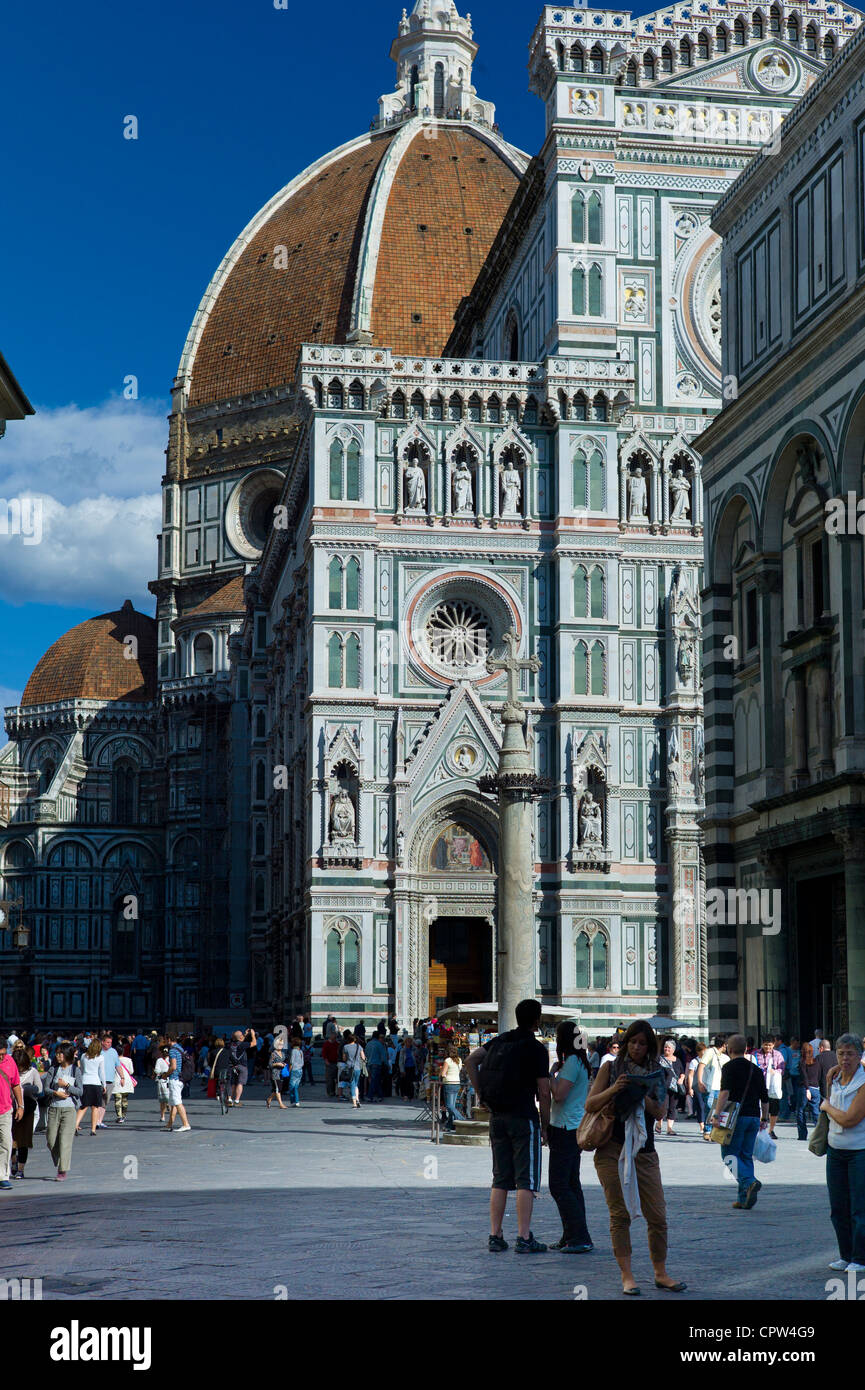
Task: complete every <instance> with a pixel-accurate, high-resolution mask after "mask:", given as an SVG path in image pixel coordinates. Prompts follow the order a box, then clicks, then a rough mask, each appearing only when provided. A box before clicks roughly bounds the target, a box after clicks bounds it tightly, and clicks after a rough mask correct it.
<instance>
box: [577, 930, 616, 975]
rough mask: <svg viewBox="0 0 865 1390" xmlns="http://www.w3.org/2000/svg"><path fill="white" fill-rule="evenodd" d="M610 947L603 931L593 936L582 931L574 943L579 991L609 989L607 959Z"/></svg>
mask: <svg viewBox="0 0 865 1390" xmlns="http://www.w3.org/2000/svg"><path fill="white" fill-rule="evenodd" d="M608 955H609V947H608V944H607V938H606V936H605V935H604V933H603V932H602V931H596V932H595V933H594V935H593V936H590V935H589V933H588V932H585V931H581V932H579V933H578V934H577V938H576V941H575V942H574V972H575V984H576V987H577V989H609V974H608V969H607V958H608Z"/></svg>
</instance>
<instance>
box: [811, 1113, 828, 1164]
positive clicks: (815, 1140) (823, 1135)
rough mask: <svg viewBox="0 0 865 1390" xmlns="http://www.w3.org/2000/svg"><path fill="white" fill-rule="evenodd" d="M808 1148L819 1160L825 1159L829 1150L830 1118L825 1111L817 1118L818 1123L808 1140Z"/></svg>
mask: <svg viewBox="0 0 865 1390" xmlns="http://www.w3.org/2000/svg"><path fill="white" fill-rule="evenodd" d="M808 1148H809V1150H810V1152H811V1153H812V1154H816V1155H817V1157H818V1158H825V1156H826V1150H827V1149H828V1148H829V1116H828V1115H827V1114H826V1111H825V1110H821V1111H820V1114H819V1115H818V1116H817V1123H816V1124H815V1126H814V1128H813V1129H812V1131H811V1138H810V1139H809V1140H808Z"/></svg>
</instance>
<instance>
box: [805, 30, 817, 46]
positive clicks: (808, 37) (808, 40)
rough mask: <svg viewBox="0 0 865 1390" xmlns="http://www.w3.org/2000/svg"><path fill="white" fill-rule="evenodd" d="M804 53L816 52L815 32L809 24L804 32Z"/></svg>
mask: <svg viewBox="0 0 865 1390" xmlns="http://www.w3.org/2000/svg"><path fill="white" fill-rule="evenodd" d="M805 52H806V53H816V52H817V30H816V27H815V26H814V25H813V24H809V25H808V28H807V29H806V30H805Z"/></svg>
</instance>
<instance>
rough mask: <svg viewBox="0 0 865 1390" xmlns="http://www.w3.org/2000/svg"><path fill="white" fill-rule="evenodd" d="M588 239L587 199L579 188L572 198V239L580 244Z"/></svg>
mask: <svg viewBox="0 0 865 1390" xmlns="http://www.w3.org/2000/svg"><path fill="white" fill-rule="evenodd" d="M585 239H586V200H585V198H584V197H583V194H582V191H581V190H580V189H579V188H578V189H577V190H576V192H575V193H574V195H573V197H572V198H571V241H573V242H576V243H577V244H578V245H579V244H581V243H582V242H584V241H585Z"/></svg>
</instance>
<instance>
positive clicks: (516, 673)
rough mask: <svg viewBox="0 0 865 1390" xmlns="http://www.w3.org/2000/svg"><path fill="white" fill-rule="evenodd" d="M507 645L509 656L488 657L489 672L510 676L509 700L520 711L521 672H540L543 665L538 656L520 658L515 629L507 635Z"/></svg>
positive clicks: (509, 630) (511, 629) (510, 629)
mask: <svg viewBox="0 0 865 1390" xmlns="http://www.w3.org/2000/svg"><path fill="white" fill-rule="evenodd" d="M504 640H505V643H506V645H507V648H508V655H507V656H503V657H493V656H489V657H487V670H488V671H489V673H490V675H493V674H494V673H495V672H496V671H506V672H507V675H508V698H507V703H508V704H509V705H515V706H516V707H517V708H518V709H519V708H521V705H520V687H519V680H520V672H521V671H536V672H537V671H540V669H541V663H540V660H539V659H538V657H536V656H527V657H518V656H517V649H518V647H519V642H518V640H517V634H516V633H515V632H514V630H513V628H509V629H508V631H507V632H506V633H505V638H504Z"/></svg>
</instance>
